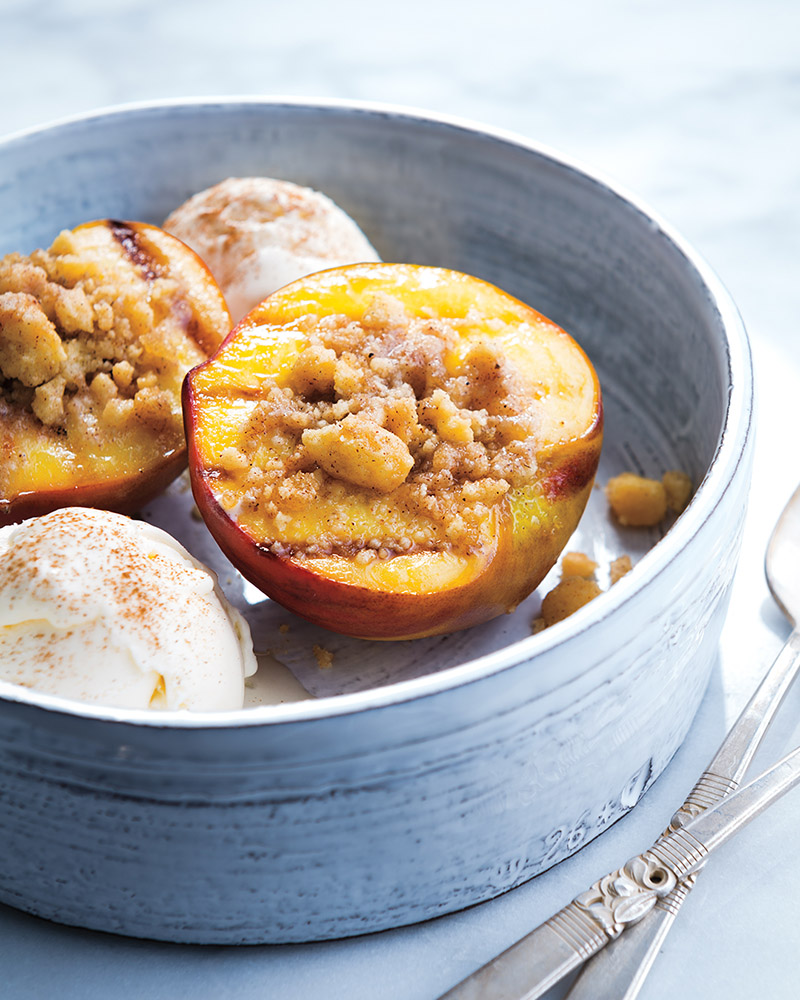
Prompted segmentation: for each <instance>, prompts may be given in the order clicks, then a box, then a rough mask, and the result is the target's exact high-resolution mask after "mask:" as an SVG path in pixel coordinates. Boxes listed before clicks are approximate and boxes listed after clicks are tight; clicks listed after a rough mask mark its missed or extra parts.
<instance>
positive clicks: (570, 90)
mask: <svg viewBox="0 0 800 1000" xmlns="http://www.w3.org/2000/svg"><path fill="white" fill-rule="evenodd" d="M0 60H1V61H0V65H2V67H3V75H4V79H5V81H6V88H7V89H6V98H5V100H4V101H3V102H2V104H0V134H6V133H8V132H11V131H13V130H16V129H18V128H24V127H28V126H33V125H38V124H41V123H43V122H46V121H49V120H51V119H53V118H56V117H59V116H62V115H65V114H71V113H73V112H80V111H86V110H91V109H93V108H96V107H99V106H103V105H107V104H113V103H120V102H127V101H132V100H140V99H149V98H159V97H177V96H188V95H212V94H219V95H226V94H245V93H253V94H292V95H298V96H309V97H317V96H320V97H341V98H353V99H362V100H378V101H387V102H392V103H395V104H404V105H412V106H416V107H419V108H423V109H428V110H433V111H437V112H444V113H447V114H455V115H460V116H464V117H466V118H469V119H472V120H474V121H479V122H484V123H486V124H488V125H491V126H494V127H502V128H507V129H510V130H513V131H515V132H518V133H520V134H523V135H525V136H527V137H529V138H531V139H534V140H536V141H538V142H541V143H545V144H547V145H550V146H552V147H555V148H557V149H559V150H560V151H563V152H565V153H568V154H569V155H571V156H573V157H575V158H577V159H578V160H580V161H583V162H584V163H586V164H588V165H591V166H592V167H593V168H595V169H599V170H601V171H603V172H605V173H606V174H607V175H608V176H610V177H611V178H613V179H614V180H616V181H617V182H620V183H621V184H623V185H624V186H625V187H627V188H628V189H629V190H631V191H633V192H635V193H636V194H637V195H638V196H640V197H641V198H643V199H644V200H646V201H647V202H649V203H650V204H651V205H652V206H653V207H654V208H655V209H656V210H657V211H658V212H659V213H660V214H661V215H663V216H664V217H666V218H667V219H668V220H669V221H670V222H671V223H672V224H673V225H674V226H675V227H676V228H677V229H678V230H679V231H681V232H682V233H683V235H684V236H686V237H687V238H688V239H689V240H690V241H691V242H693V243H694V245H695V246H696V247H697V249H698V250H699V251H700V252H701V253H702V254H703V255H704V256H705V257H706V258H707V259H708V260H709V262H710V263H711V265H712V266H713V267H714V268H715V270H716V271H717V272H718V274H719V275H720V276H721V278H722V280H723V281H724V282H725V284H726V285H727V286H728V288H729V290H730V291H731V293H732V295H733V297H734V299H735V300H736V301H737V303H738V304H739V307H740V309H741V310H742V313H743V315H744V319H745V322H746V324H747V326H748V329H749V331H750V335H751V339H752V344H753V352H754V357H755V366H756V376H757V382H758V394H759V430H758V438H757V456H756V464H755V480H754V485H753V491H752V501H751V506H750V509H749V514H748V519H747V528H746V534H745V541H744V550H743V554H742V560H741V565H740V570H739V573H738V575H737V579H736V584H735V590H734V595H733V602H732V607H731V613H730V616H729V620H728V623H727V626H726V630H725V633H724V636H723V641H722V646H721V655H720V663H719V668H718V670H717V671H716V672H715V674H714V676H713V679H712V683H711V687H710V689H709V691H708V695H707V697H706V699H705V701H704V703H703V706H702V708H701V711H700V714H699V716H698V718H697V721H696V724H695V726H694V727H693V729H692V732H691V734H690V736H689V738H688V740H687V742H686V743H685V745H684V747H683V748H682V750H681V751H680V752H679V754H678V756H677V757H676V758H675V760H674V761H673V763H672V764H671V766H670V767H669V769H668V771H667V772H666V773H665V774H664V775H663V776H662V778H660V779H659V781H658V782H657V783H656V785H655V786H654V787H653V789H652V790H651V791H650V792H649V793H648V794H647V795H646V797H645V799H644V800H643V801H642V802H641V803H640V805H638V806H637V807H636V809H635V810H634V812H633V813H632V814H631V815H629V816H628V817H627V818H625V819H624V820H622V821H621V822H620V823H618V824H617V825H616V826H615V827H613V828H612V829H611V830H609V831H608V832H607V833H606V834H604V835H603V836H602V837H601V838H600V839H599V840H597V841H595V842H594V843H592V844H590V845H589V846H588V847H587V848H585V849H584V850H583V851H582V852H580V853H579V854H578V855H576V856H575V857H574V858H572V859H570V860H569V861H568V862H565V863H564V864H562V865H560V866H559V867H558V868H556V869H555V870H553V871H551V872H549V873H547V874H546V875H544V876H541V877H540V878H538V879H536V880H534V882H532V883H529V884H528V885H525V886H522V887H521V888H519V889H516V890H514V891H513V892H512V893H509V894H508V895H506V896H504V897H502V898H500V899H498V900H495V901H493V902H490V903H486V904H483V905H482V906H479V907H476V908H473V909H472V910H469V911H466V912H464V913H460V914H455V915H453V916H449V917H445V918H442V919H439V920H437V921H433V922H430V923H428V924H424V925H420V926H416V927H410V928H405V929H401V930H397V931H391V932H387V933H383V934H379V935H374V936H370V937H364V938H359V939H354V940H350V941H342V942H329V943H324V944H317V945H305V946H282V947H251V948H242V949H223V948H208V947H205V948H193V947H181V946H170V945H159V944H152V943H148V942H141V941H130V940H125V939H120V938H114V937H110V936H104V935H101V934H94V933H88V932H82V931H79V930H72V929H68V928H63V927H59V926H56V925H51V924H48V923H46V922H43V921H39V920H36V919H34V918H31V917H28V916H25V915H22V914H18V913H16V912H15V911H13V910H11V909H8V908H3V907H0V969H2V972H0V993H1V994H2V996H3V997H4V998H5V997H8V998H14V1000H17V998H27V997H33V998H38V997H42V996H58V997H60V998H64V1000H73V998H74V1000H77V998H81V1000H93V998H103V1000H105V998H108V997H114V998H120V1000H131V998H138V997H152V998H154V1000H162V998H169V1000H179V998H183V997H192V998H204V997H214V998H224V997H234V996H235V997H236V998H237V1000H244V998H248V997H254V998H255V997H262V996H265V995H268V996H272V997H280V998H282V1000H300V998H306V997H310V996H319V997H325V998H326V1000H339V998H342V1000H344V998H347V1000H373V998H378V997H380V998H382V1000H384V998H385V1000H394V998H397V1000H428V998H434V997H436V996H437V995H438V994H439V993H440V992H442V991H443V990H445V989H446V988H448V987H449V986H450V985H452V984H453V983H454V982H456V981H457V980H458V979H460V978H461V977H462V976H464V975H465V974H467V973H468V972H470V971H471V970H472V969H474V968H475V967H477V966H478V965H479V964H481V963H482V962H483V961H485V960H486V959H488V958H489V957H491V956H492V955H494V954H495V953H497V952H498V951H500V950H502V949H503V948H505V947H506V946H507V945H508V944H510V943H511V942H512V941H514V940H515V939H516V938H517V937H519V936H520V935H522V934H523V933H525V932H526V931H527V930H529V929H530V928H532V927H533V926H535V925H536V924H538V923H539V922H540V921H541V920H543V919H545V918H546V917H547V916H549V915H550V914H551V913H552V912H553V911H555V910H556V909H558V908H559V907H560V906H562V905H563V904H564V903H566V902H567V901H568V900H569V899H571V898H572V897H573V896H574V895H575V894H576V893H577V892H578V891H580V890H582V889H583V888H585V887H586V886H587V885H588V884H589V883H590V882H592V881H593V880H594V879H595V878H596V877H598V876H599V875H601V874H602V873H604V872H605V871H607V870H609V869H611V868H614V867H617V865H619V864H620V863H622V861H624V860H625V859H626V858H627V857H628V856H630V855H631V854H634V853H638V851H640V850H641V849H643V848H644V847H645V846H647V844H648V843H649V842H650V841H651V840H652V839H653V838H654V837H655V835H657V833H658V832H659V831H660V830H661V828H662V827H663V826H664V824H665V822H666V821H667V819H668V818H669V816H670V814H671V812H672V809H673V808H674V807H675V806H676V805H677V804H678V802H679V801H680V800H681V799H682V798H683V796H684V794H685V792H686V791H688V789H689V788H690V786H691V784H692V783H693V780H694V778H695V777H696V776H697V774H699V772H700V771H701V770H702V769H703V767H704V766H705V764H706V762H707V760H708V759H709V758H710V756H711V754H712V753H713V751H714V749H715V748H716V745H717V743H718V742H719V739H720V737H721V736H722V733H723V731H724V729H725V728H727V725H728V724H729V723H730V722H731V721H732V720H733V719H734V718H735V716H736V714H737V712H738V709H739V708H740V707H741V705H742V703H743V702H744V700H745V699H746V697H747V694H748V693H749V691H750V690H751V689H752V687H753V686H754V683H755V678H756V677H757V676H758V674H759V672H760V671H761V670H762V669H763V668H764V667H765V666H766V665H767V663H768V662H769V660H770V659H771V658H772V657H773V656H774V655H775V654H776V653H777V651H778V649H779V647H780V645H781V643H782V642H783V640H784V639H785V638H786V636H787V635H788V627H787V625H786V624H785V622H784V621H783V619H782V618H781V617H780V615H779V613H778V612H777V610H776V609H775V607H774V605H773V604H772V603H771V600H770V598H769V594H768V591H767V588H766V585H765V583H764V579H763V572H762V561H763V551H764V547H765V544H766V540H767V537H768V534H769V531H770V528H771V525H772V523H773V521H774V519H775V517H776V516H777V514H778V512H779V510H780V508H781V507H782V505H783V502H784V501H785V499H786V498H787V497H788V496H789V494H790V493H791V491H792V490H793V488H794V485H795V483H796V482H797V481H798V480H800V451H798V448H797V445H796V441H797V439H798V436H800V408H798V406H797V402H796V401H797V398H798V390H799V389H800V334H798V330H797V325H798V316H800V281H798V280H797V268H798V262H800V117H798V108H800V72H799V71H798V68H799V67H800V7H798V6H797V4H796V3H795V2H794V0H761V2H760V3H758V4H755V3H752V2H751V0H673V2H672V3H670V4H666V3H658V2H656V0H639V2H635V0H606V2H604V3H602V4H598V3H595V2H593V0H563V2H562V3H561V4H559V5H556V4H544V3H537V2H531V0H494V2H493V3H491V4H487V3H480V4H479V3H472V2H469V0H462V3H461V4H460V5H458V6H457V7H454V6H451V5H449V4H435V3H432V2H431V0H426V2H422V0H405V2H404V3H402V4H399V5H397V6H395V5H392V6H389V5H385V4H381V3H372V4H366V3H359V2H356V0H339V2H338V3H336V4H330V3H326V2H323V0H306V2H305V3H303V4H280V5H279V4H277V3H274V2H270V0H262V2H258V0H226V2H225V3H224V4H219V3H209V2H208V0H197V2H189V0H172V2H171V3H169V4H161V3H156V2H155V0H116V2H114V3H112V4H109V3H107V2H104V0H76V2H67V0H62V2H54V0H50V2H47V0H40V2H39V3H38V4H36V5H35V6H34V5H32V4H31V3H30V2H29V0H3V2H2V4H0ZM0 183H2V178H0ZM798 718H800V689H797V690H796V691H794V692H792V693H791V694H790V696H789V698H788V700H787V704H786V705H785V707H784V709H783V713H782V715H781V718H780V720H779V722H778V723H776V725H775V727H774V730H773V732H772V733H771V734H770V737H769V738H768V741H767V744H766V745H765V747H764V748H763V750H762V753H761V754H760V756H759V758H758V760H757V764H758V763H761V764H766V763H769V762H770V761H771V760H772V759H774V758H775V757H777V756H779V755H780V754H782V753H783V752H784V750H785V749H788V748H789V747H791V746H794V745H796V744H797V743H799V742H800V723H798V722H797V721H796V719H798ZM799 824H800V791H795V792H794V793H792V794H791V795H790V796H788V797H787V798H786V799H784V800H783V801H782V802H781V803H779V804H778V805H776V806H775V807H774V808H773V809H772V810H771V812H770V813H769V814H768V815H767V816H765V817H763V818H762V819H761V820H759V821H758V822H757V823H756V824H754V825H753V826H752V827H751V828H749V829H748V830H746V831H745V832H744V833H742V834H741V835H740V836H739V837H738V838H737V839H736V840H735V841H734V842H732V843H731V844H730V845H728V846H727V847H726V848H724V849H723V850H722V851H721V852H720V855H719V857H718V858H716V859H715V861H714V862H713V864H712V865H711V866H710V867H709V868H708V870H707V871H706V873H705V874H704V875H703V877H702V879H701V880H700V881H699V883H698V886H697V889H696V890H695V892H694V893H693V895H692V897H691V899H690V901H689V903H688V904H687V906H686V908H685V910H684V912H683V913H682V914H681V917H680V919H679V921H678V923H677V924H676V926H675V928H674V929H673V932H672V935H671V936H670V938H669V939H668V941H667V943H666V945H665V948H664V950H663V954H662V956H661V958H660V959H659V962H658V963H657V965H656V967H655V969H654V971H653V973H652V975H651V977H650V979H649V980H648V982H647V984H646V986H645V989H644V990H643V992H642V994H641V996H642V997H643V1000H663V998H667V997H674V996H677V995H682V996H686V997H695V996H703V997H705V998H708V1000H721V998H726V1000H728V998H730V1000H740V998H741V1000H745V998H751V997H754V996H757V995H760V996H764V997H769V998H771V1000H783V998H790V997H795V996H797V990H798V987H797V982H796V972H797V953H798V946H800V922H798V920H797V916H796V910H797V908H796V902H795V900H796V898H797V896H798V895H800V848H798V844H799V843H800V838H799V837H798V825H799ZM487 1000H490V998H487ZM598 1000H602V998H600V997H598Z"/></svg>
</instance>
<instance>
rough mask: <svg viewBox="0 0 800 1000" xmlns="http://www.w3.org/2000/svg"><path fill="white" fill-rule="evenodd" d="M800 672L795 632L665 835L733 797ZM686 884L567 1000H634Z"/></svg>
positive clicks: (600, 960) (587, 972)
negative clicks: (606, 999)
mask: <svg viewBox="0 0 800 1000" xmlns="http://www.w3.org/2000/svg"><path fill="white" fill-rule="evenodd" d="M799 669H800V631H798V630H797V629H795V630H793V632H792V634H791V635H790V636H789V639H788V640H787V642H786V645H785V646H784V647H783V649H782V650H781V651H780V653H779V654H778V656H777V657H776V659H775V662H774V663H773V664H772V666H771V667H770V668H769V670H768V671H767V672H766V674H765V675H764V677H763V679H762V681H761V683H760V684H759V686H758V687H757V688H756V690H755V691H754V693H753V695H752V697H751V698H750V700H749V701H748V703H747V705H745V707H744V709H743V710H742V713H741V715H740V716H739V718H738V719H737V720H736V722H735V723H734V725H733V726H732V728H731V729H730V731H729V732H728V734H727V735H726V737H725V739H724V740H723V741H722V744H721V746H720V748H719V750H718V751H717V753H716V754H715V756H714V759H713V760H712V761H711V763H710V764H709V766H708V770H707V771H705V772H703V774H702V775H701V776H700V778H699V780H698V782H697V784H696V785H695V786H694V788H693V789H692V790H691V792H689V795H688V796H687V798H686V801H685V802H684V803H683V805H682V806H681V807H680V809H678V810H677V812H676V813H675V815H674V816H673V817H672V822H671V823H670V825H669V828H668V829H667V831H666V833H667V834H668V833H669V832H670V831H673V830H676V829H678V828H679V827H682V826H685V825H686V824H687V823H688V822H690V821H691V820H692V819H694V818H695V817H696V816H699V815H701V814H702V813H703V812H705V810H706V809H709V808H711V807H712V806H714V805H716V804H717V803H718V802H721V801H722V800H723V799H724V798H725V797H726V796H728V795H730V794H731V793H732V792H735V791H736V789H737V788H738V787H739V782H740V781H741V779H742V777H743V776H744V773H745V771H746V770H747V768H748V767H749V765H750V762H751V761H752V759H753V756H754V754H755V752H756V750H757V749H758V746H759V744H760V743H761V740H762V739H763V738H764V734H765V733H766V731H767V729H768V728H769V725H770V723H771V722H772V720H773V718H774V717H775V713H776V712H777V711H778V709H779V708H780V705H781V703H782V701H783V699H784V696H785V695H786V692H787V691H788V690H789V688H790V687H791V685H792V683H793V682H794V680H795V677H796V676H797V672H798V670H799ZM694 881H695V879H694V876H692V878H691V881H689V880H687V882H685V883H683V886H678V887H676V889H675V890H674V891H673V892H672V893H671V894H670V895H669V896H667V897H665V898H664V899H663V900H662V901H660V903H659V905H658V906H656V907H654V908H653V910H652V912H650V913H649V914H648V916H647V919H646V920H645V921H643V922H642V924H640V925H639V926H638V927H637V928H635V930H634V931H633V932H632V933H631V934H630V935H627V934H626V935H625V937H624V938H623V939H622V940H621V941H618V942H615V943H613V944H612V945H611V947H609V948H606V949H605V951H604V952H603V953H602V954H601V955H598V956H597V958H596V959H594V961H592V962H590V963H589V964H588V965H587V966H586V967H585V968H584V969H583V970H582V971H581V973H580V975H579V976H578V978H577V979H576V980H575V982H574V983H573V984H572V989H571V990H570V991H569V994H568V997H567V1000H597V998H598V997H601V996H609V997H614V998H615V1000H635V998H636V997H637V996H638V995H639V991H640V990H641V988H642V985H643V984H644V981H645V979H646V978H647V974H648V973H649V972H650V969H651V968H652V965H653V962H654V961H655V959H656V956H657V955H658V953H659V951H660V950H661V948H662V946H663V944H664V941H665V940H666V937H667V935H668V934H669V931H670V928H671V927H672V924H673V923H674V921H675V918H676V916H677V915H678V912H679V911H680V908H681V906H682V905H683V903H684V901H685V900H686V897H687V896H688V895H689V893H690V891H691V888H692V886H693V885H694Z"/></svg>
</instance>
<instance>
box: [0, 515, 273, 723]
mask: <svg viewBox="0 0 800 1000" xmlns="http://www.w3.org/2000/svg"><path fill="white" fill-rule="evenodd" d="M255 669H256V659H255V656H254V654H253V648H252V641H251V638H250V630H249V628H248V625H247V623H246V622H245V621H244V619H243V618H242V617H241V615H240V614H239V613H238V612H237V611H236V610H235V608H233V607H232V606H231V605H230V604H229V603H228V602H227V600H226V599H225V597H224V596H223V594H222V592H221V591H220V589H219V586H218V584H217V581H216V578H215V576H214V574H213V573H212V572H211V571H210V570H208V569H207V568H206V567H205V566H203V565H202V563H199V562H198V561H197V560H196V559H194V558H193V557H192V556H191V555H190V554H189V553H188V552H187V551H186V550H185V549H184V548H183V547H182V546H181V545H180V544H179V543H178V542H177V541H176V540H175V539H174V538H173V537H172V536H171V535H168V534H167V533H166V532H165V531H162V530H161V529H159V528H155V527H153V526H152V525H149V524H145V523H143V522H141V521H133V520H131V519H130V518H127V517H123V516H122V515H121V514H112V513H109V512H108V511H102V510H92V509H88V508H84V507H68V508H64V509H62V510H56V511H54V512H53V513H52V514H47V515H45V516H44V517H38V518H32V519H31V520H29V521H23V522H22V523H21V524H15V525H9V526H8V527H5V528H2V529H0V679H2V680H5V681H11V682H12V683H14V684H20V685H23V686H24V687H29V688H36V689H38V690H40V691H45V692H47V693H49V694H56V695H60V696H62V697H66V698H74V699H77V700H80V701H87V702H96V703H99V704H103V705H109V706H116V707H123V708H161V709H192V710H195V711H218V710H225V709H235V708H241V707H242V705H243V701H244V678H245V677H247V676H249V675H250V674H252V673H254V671H255Z"/></svg>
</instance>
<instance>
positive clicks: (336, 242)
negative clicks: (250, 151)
mask: <svg viewBox="0 0 800 1000" xmlns="http://www.w3.org/2000/svg"><path fill="white" fill-rule="evenodd" d="M164 229H166V230H167V232H170V233H172V234H173V236H177V237H178V238H179V239H181V240H183V242H184V243H188V245H189V246H190V247H191V248H192V250H194V251H195V253H197V254H199V256H200V257H202V259H203V260H204V261H205V263H206V266H207V267H208V269H209V270H210V271H211V273H212V274H213V276H214V278H215V279H216V282H217V284H218V285H219V287H220V288H221V289H222V292H223V294H224V296H225V299H226V301H227V303H228V309H229V310H230V312H231V316H232V317H233V321H234V323H238V322H239V320H240V319H241V318H242V317H243V316H245V315H246V314H247V313H249V312H250V310H251V309H253V308H254V307H255V306H257V305H258V303H259V302H261V300H262V299H265V298H266V297H267V295H269V294H270V293H271V292H274V291H275V290H276V289H277V288H281V287H283V285H287V284H288V283H289V282H290V281H294V280H295V279H296V278H302V277H304V276H305V275H306V274H312V273H313V272H314V271H322V270H325V269H326V268H329V267H339V266H341V265H343V264H361V263H366V262H368V261H378V260H380V257H379V256H378V254H377V253H376V252H375V250H374V248H373V247H372V245H371V244H370V243H369V241H368V240H367V238H366V236H365V235H364V234H363V233H362V232H361V230H360V229H359V228H358V226H357V225H356V224H355V222H353V220H352V219H351V218H350V216H349V215H347V214H346V213H345V212H343V211H342V209H341V208H339V207H338V205H335V204H334V203H333V202H332V201H331V199H330V198H328V197H327V196H326V195H324V194H320V193H319V192H318V191H313V190H311V188H307V187H300V186H299V185H297V184H293V183H291V182H290V181H281V180H274V179H273V178H270V177H229V178H228V179H227V180H225V181H222V182H221V183H219V184H216V185H214V187H211V188H207V189H206V190H205V191H200V192H199V193H198V194H196V195H193V196H192V197H191V198H189V200H188V201H186V202H184V203H183V204H182V205H181V206H180V207H179V208H176V209H175V211H174V212H172V214H171V215H170V216H169V217H168V218H167V219H166V221H165V222H164Z"/></svg>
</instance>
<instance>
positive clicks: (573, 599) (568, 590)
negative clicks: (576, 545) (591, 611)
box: [531, 552, 632, 634]
mask: <svg viewBox="0 0 800 1000" xmlns="http://www.w3.org/2000/svg"><path fill="white" fill-rule="evenodd" d="M631 568H632V566H631V557H630V556H629V555H621V556H619V557H618V558H616V559H613V560H612V561H611V562H610V563H609V567H608V570H609V581H610V584H611V585H612V586H613V585H614V584H615V583H617V582H618V581H619V580H621V579H622V577H623V576H625V575H626V574H627V573H630V571H631ZM597 569H599V564H598V563H596V562H595V561H594V560H593V559H590V558H589V557H588V556H587V555H586V554H585V553H584V552H565V553H564V555H563V556H562V558H561V580H560V582H559V583H557V584H556V586H555V587H553V589H552V590H550V591H549V592H548V593H547V594H546V595H545V597H544V598H543V599H542V609H541V613H540V615H539V617H537V618H534V620H533V622H532V623H531V627H532V631H533V633H534V634H536V633H538V632H541V631H542V630H543V629H545V628H549V627H550V626H551V625H555V623H556V622H560V621H563V620H564V619H565V618H568V617H569V616H570V615H571V614H574V612H576V611H577V610H578V608H582V607H583V606H584V604H588V603H589V601H592V600H594V598H595V597H597V596H598V595H599V594H602V593H603V591H602V589H601V588H600V586H599V585H598V583H597V581H596V580H595V579H593V577H594V574H595V572H596V571H597Z"/></svg>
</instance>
